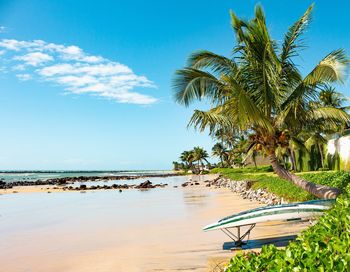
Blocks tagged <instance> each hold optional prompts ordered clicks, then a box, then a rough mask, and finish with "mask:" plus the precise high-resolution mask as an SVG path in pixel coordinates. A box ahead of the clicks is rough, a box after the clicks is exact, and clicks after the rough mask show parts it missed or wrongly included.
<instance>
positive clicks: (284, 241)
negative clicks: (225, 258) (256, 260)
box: [222, 235, 297, 250]
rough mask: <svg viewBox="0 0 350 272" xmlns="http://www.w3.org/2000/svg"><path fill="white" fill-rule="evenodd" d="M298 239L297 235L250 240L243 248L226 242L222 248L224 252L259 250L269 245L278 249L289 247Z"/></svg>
mask: <svg viewBox="0 0 350 272" xmlns="http://www.w3.org/2000/svg"><path fill="white" fill-rule="evenodd" d="M296 237H297V236H296V235H287V236H279V237H271V238H264V239H255V240H249V241H248V242H247V243H246V244H244V245H242V247H236V246H235V242H225V243H224V244H223V245H222V248H223V249H224V250H232V249H257V248H261V247H262V246H264V245H269V244H274V245H275V246H277V247H284V246H287V245H288V244H289V242H291V241H293V240H295V238H296Z"/></svg>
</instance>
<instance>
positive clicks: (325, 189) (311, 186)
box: [269, 154, 341, 199]
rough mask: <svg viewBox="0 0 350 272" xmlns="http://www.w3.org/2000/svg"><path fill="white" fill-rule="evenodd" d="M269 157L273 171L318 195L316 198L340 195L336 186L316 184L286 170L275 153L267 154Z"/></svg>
mask: <svg viewBox="0 0 350 272" xmlns="http://www.w3.org/2000/svg"><path fill="white" fill-rule="evenodd" d="M269 159H270V161H271V165H272V168H273V170H274V171H275V173H276V174H277V175H278V176H279V177H281V178H283V179H286V180H288V181H290V182H291V183H293V184H294V185H296V186H298V187H300V188H301V189H303V190H305V191H307V192H309V193H310V194H312V195H314V196H316V197H318V198H325V199H330V198H336V197H337V196H338V195H340V193H341V191H340V190H339V189H338V188H333V187H329V186H324V185H318V184H315V183H312V182H309V181H307V180H304V179H302V178H301V177H299V176H297V175H294V174H292V173H290V172H289V171H288V170H286V169H284V168H283V167H282V166H281V165H280V164H279V163H278V161H277V158H276V155H275V154H271V155H269Z"/></svg>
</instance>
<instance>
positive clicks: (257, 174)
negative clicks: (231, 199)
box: [211, 166, 350, 201]
mask: <svg viewBox="0 0 350 272" xmlns="http://www.w3.org/2000/svg"><path fill="white" fill-rule="evenodd" d="M211 173H216V174H222V175H223V176H225V177H227V178H230V179H232V180H236V181H240V180H252V181H255V182H254V184H253V189H259V188H260V189H266V190H267V191H269V192H271V193H274V194H276V195H277V196H279V197H283V198H284V199H286V200H288V201H306V200H310V199H313V198H314V196H312V195H311V194H309V193H307V192H306V191H304V190H302V189H300V188H298V187H297V186H295V185H293V184H291V183H290V182H288V181H286V180H284V179H282V178H280V177H278V176H277V175H276V174H274V173H273V172H270V169H269V168H268V167H266V166H264V167H258V168H256V169H255V168H242V169H231V168H215V169H213V170H212V171H211ZM297 175H300V176H301V177H303V178H305V179H306V180H309V181H312V182H314V183H317V184H322V185H328V186H332V187H337V188H340V189H343V188H345V187H346V186H347V184H349V182H350V174H349V173H347V172H344V171H340V172H337V171H322V172H321V171H320V172H307V173H298V174H297Z"/></svg>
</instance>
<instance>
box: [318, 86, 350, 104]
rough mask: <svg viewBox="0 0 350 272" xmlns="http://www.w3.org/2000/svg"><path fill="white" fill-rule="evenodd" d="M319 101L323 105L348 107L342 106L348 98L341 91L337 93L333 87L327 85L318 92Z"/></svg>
mask: <svg viewBox="0 0 350 272" xmlns="http://www.w3.org/2000/svg"><path fill="white" fill-rule="evenodd" d="M319 97H320V102H321V104H322V105H323V106H325V107H327V106H330V107H334V108H342V109H348V108H349V107H344V103H345V102H346V101H348V100H349V99H348V98H346V97H345V96H344V95H343V94H342V93H339V92H337V91H336V90H335V88H334V87H332V86H329V85H327V86H326V87H325V88H324V89H323V90H322V91H321V92H320V95H319Z"/></svg>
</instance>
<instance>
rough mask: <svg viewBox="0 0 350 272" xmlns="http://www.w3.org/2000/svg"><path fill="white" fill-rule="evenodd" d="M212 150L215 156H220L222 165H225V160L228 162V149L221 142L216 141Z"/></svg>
mask: <svg viewBox="0 0 350 272" xmlns="http://www.w3.org/2000/svg"><path fill="white" fill-rule="evenodd" d="M211 150H212V154H213V156H214V157H218V158H220V162H221V166H223V165H224V162H226V159H225V158H226V157H227V150H226V149H225V147H224V146H223V144H221V143H216V144H215V145H214V146H213V148H212V149H211Z"/></svg>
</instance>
